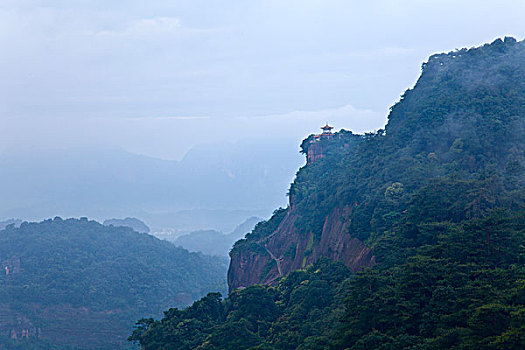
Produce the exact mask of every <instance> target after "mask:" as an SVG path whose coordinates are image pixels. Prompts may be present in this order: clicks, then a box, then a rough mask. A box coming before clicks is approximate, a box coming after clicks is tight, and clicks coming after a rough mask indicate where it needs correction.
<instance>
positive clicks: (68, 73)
mask: <svg viewBox="0 0 525 350" xmlns="http://www.w3.org/2000/svg"><path fill="white" fill-rule="evenodd" d="M524 18H525V0H502V1H483V0H476V1H474V0H472V1H458V0H455V1H452V0H440V1H434V0H412V1H408V0H404V1H403V0H400V1H393V0H391V1H386V0H377V1H362V0H361V1H351V0H340V1H336V0H318V1H314V0H295V1H294V0H290V1H282V0H279V1H227V0H223V1H202V0H191V1H165V0H163V1H157V0H147V1H145V0H144V1H137V0H114V1H108V0H104V1H101V0H47V1H46V0H0V132H1V135H2V136H1V138H0V150H2V149H3V150H4V151H8V150H13V149H16V148H20V147H34V148H43V147H59V148H60V147H73V146H79V147H85V146H89V147H93V146H97V147H102V148H104V147H119V148H124V149H125V150H128V151H130V152H135V153H141V154H146V155H150V156H155V157H160V158H166V159H180V158H181V157H182V156H183V155H184V153H185V152H186V151H187V150H188V149H189V148H190V147H192V146H193V145H196V144H200V143H209V142H217V141H225V140H230V141H235V140H239V139H242V138H248V137H253V138H272V137H279V138H282V137H289V138H294V139H297V144H299V143H300V141H301V139H302V138H303V137H304V136H307V135H308V134H309V133H311V132H317V131H318V127H319V126H321V124H324V123H325V122H330V123H331V124H333V125H334V126H335V127H336V128H337V129H339V128H345V129H349V130H353V131H356V132H363V131H370V130H375V129H378V128H381V127H382V126H383V125H384V123H385V118H386V115H387V113H388V109H389V107H390V106H391V105H392V104H393V103H395V101H396V100H397V99H398V98H399V96H400V95H401V94H402V93H403V91H404V90H405V89H407V88H409V87H411V86H412V85H413V84H414V82H415V80H416V79H417V77H418V75H419V73H420V66H421V63H423V62H424V61H425V60H426V59H427V58H428V56H429V55H431V54H433V53H437V52H443V51H451V50H454V49H456V48H462V47H472V46H477V45H480V44H483V43H486V42H491V41H493V40H494V39H496V38H498V37H503V36H514V37H515V38H517V39H518V40H523V38H524V35H525V20H524Z"/></svg>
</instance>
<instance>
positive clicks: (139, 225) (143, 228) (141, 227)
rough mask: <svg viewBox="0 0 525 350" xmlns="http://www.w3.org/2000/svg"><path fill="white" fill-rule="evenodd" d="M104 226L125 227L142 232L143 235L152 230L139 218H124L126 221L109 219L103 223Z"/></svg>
mask: <svg viewBox="0 0 525 350" xmlns="http://www.w3.org/2000/svg"><path fill="white" fill-rule="evenodd" d="M102 224H103V225H104V226H109V225H113V226H123V227H129V228H131V229H132V230H134V231H137V232H141V233H149V231H150V229H149V227H148V226H147V225H146V224H145V223H144V222H143V221H141V220H139V219H137V218H130V217H127V218H124V219H107V220H104V222H103V223H102Z"/></svg>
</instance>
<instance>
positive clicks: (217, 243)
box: [173, 216, 261, 256]
mask: <svg viewBox="0 0 525 350" xmlns="http://www.w3.org/2000/svg"><path fill="white" fill-rule="evenodd" d="M259 221H261V219H260V218H258V217H255V216H252V217H251V218H248V219H247V220H246V221H244V222H243V223H242V224H240V225H238V226H237V227H236V228H235V230H233V232H231V233H229V234H224V233H222V232H219V231H215V230H198V231H193V232H190V233H188V234H186V235H182V236H180V237H178V238H177V239H176V240H175V241H173V243H174V244H175V245H177V246H181V247H183V248H185V249H188V250H189V251H190V252H201V253H204V254H207V255H218V256H228V253H229V252H230V249H231V248H232V246H233V244H234V243H235V241H237V240H238V239H241V238H243V237H244V236H245V235H246V234H247V233H248V232H250V231H251V230H252V229H253V227H254V226H255V224H257V223H258V222H259Z"/></svg>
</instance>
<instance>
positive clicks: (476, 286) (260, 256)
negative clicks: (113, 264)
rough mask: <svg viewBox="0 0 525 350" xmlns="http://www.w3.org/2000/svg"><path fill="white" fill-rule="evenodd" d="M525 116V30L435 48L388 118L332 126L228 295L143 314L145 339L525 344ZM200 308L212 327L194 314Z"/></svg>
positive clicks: (318, 345) (240, 260) (242, 343)
mask: <svg viewBox="0 0 525 350" xmlns="http://www.w3.org/2000/svg"><path fill="white" fill-rule="evenodd" d="M524 127H525V42H523V41H522V42H516V40H514V39H512V38H505V40H504V41H503V40H496V41H494V42H493V43H491V44H486V45H484V46H481V47H477V48H472V49H468V50H467V49H462V50H457V51H454V52H450V53H447V54H437V55H433V56H431V57H430V58H429V60H428V62H427V63H425V64H423V66H422V72H421V76H420V78H419V79H418V81H417V83H416V85H415V86H414V88H413V89H410V90H407V91H406V92H405V93H404V94H403V96H402V97H401V99H400V101H399V102H398V103H396V104H395V105H394V106H393V107H392V108H391V111H390V114H389V117H388V124H387V125H386V127H385V130H379V131H377V132H375V133H370V134H365V135H354V134H352V133H349V132H346V131H341V132H339V133H336V134H335V135H333V137H332V136H331V137H330V138H325V139H323V138H321V139H320V141H319V142H321V143H322V144H321V146H322V148H323V157H322V158H321V159H317V160H315V161H314V162H309V164H307V165H306V166H305V167H303V168H301V169H300V170H299V172H298V173H297V176H296V179H295V181H294V183H293V184H292V185H291V187H290V190H289V198H290V205H289V206H288V207H287V208H285V209H279V210H276V211H275V212H274V215H273V216H272V218H271V219H269V220H268V221H266V222H261V223H259V224H258V225H257V226H256V227H255V229H254V230H253V231H252V232H251V233H250V234H249V235H247V236H246V238H245V239H243V240H240V241H238V242H237V243H236V244H235V246H234V248H233V250H232V252H231V263H230V268H229V273H228V283H229V287H230V290H231V291H232V292H231V293H230V296H229V297H228V298H226V299H225V300H221V298H220V297H219V296H217V295H214V294H210V295H208V297H207V298H205V299H202V300H201V301H199V302H197V303H195V304H194V305H193V306H192V307H191V308H188V309H185V310H175V309H171V310H169V311H168V312H166V314H165V317H164V318H163V319H162V320H161V321H154V320H153V319H144V320H141V321H140V323H139V325H138V328H137V329H136V331H135V332H134V333H133V335H132V337H131V338H130V339H131V340H133V341H136V342H138V343H140V344H141V345H142V347H143V348H144V349H159V348H164V347H170V348H173V349H194V348H199V349H225V348H236V349H355V350H357V349H474V348H476V349H522V348H524V347H525V328H524V326H523V325H524V324H525V319H524V315H525V285H524V283H523V281H525V268H524V266H525V248H524V247H525V190H524V188H525V186H524V185H525V173H524V172H525V167H524V166H525V128H524ZM310 141H313V142H316V141H314V137H313V136H310V137H309V138H307V139H306V140H305V141H303V143H302V145H301V147H302V151H303V152H304V153H305V154H308V148H309V147H311V145H312V143H311V142H310ZM316 147H317V146H316ZM326 259H328V260H326ZM331 260H335V261H340V262H339V263H330V261H331ZM341 263H342V264H343V265H346V266H342V265H341ZM308 266H309V267H308ZM297 269H300V270H298V271H297ZM294 270H296V271H294ZM254 284H263V285H262V286H260V285H259V286H252V285H254ZM265 285H266V286H265ZM250 286H251V287H250ZM240 287H247V288H240ZM237 288H239V289H237ZM192 323H194V324H201V325H202V327H201V328H200V330H199V332H192V333H186V331H185V329H183V328H182V327H180V326H179V325H181V324H192ZM232 333H234V334H235V335H236V336H235V337H231V336H229V334H232Z"/></svg>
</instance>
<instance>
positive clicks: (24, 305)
mask: <svg viewBox="0 0 525 350" xmlns="http://www.w3.org/2000/svg"><path fill="white" fill-rule="evenodd" d="M0 262H1V263H2V266H1V268H2V270H1V273H0V348H2V349H3V348H9V349H12V348H17V347H18V348H20V349H28V348H31V347H34V348H45V346H49V348H52V349H57V348H66V347H74V348H79V349H85V348H97V349H114V348H121V347H123V346H125V338H126V336H127V335H128V334H129V333H130V332H131V329H132V325H133V323H134V320H136V319H137V318H140V317H142V316H145V315H160V314H161V311H162V310H163V309H166V308H168V307H173V306H178V307H182V306H185V305H188V304H190V303H191V302H192V301H193V300H196V299H198V298H199V297H201V296H202V295H204V294H206V292H208V291H210V290H215V291H220V290H224V289H225V275H226V268H227V266H226V264H227V261H226V259H220V258H212V257H208V256H204V255H201V254H197V253H189V252H188V251H186V250H183V249H181V248H177V247H175V246H173V245H172V244H171V243H168V242H165V241H161V240H159V239H157V238H155V237H153V236H150V235H147V234H144V233H138V232H135V231H133V230H131V229H130V228H127V227H115V226H103V225H101V224H99V223H97V222H95V221H88V220H87V219H85V218H84V219H80V220H77V219H68V220H62V219H60V218H58V217H57V218H55V219H53V220H45V221H43V222H40V223H27V222H24V223H22V224H21V226H20V227H19V228H16V227H14V226H8V227H7V228H6V229H5V230H3V231H0ZM15 339H16V340H15Z"/></svg>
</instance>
